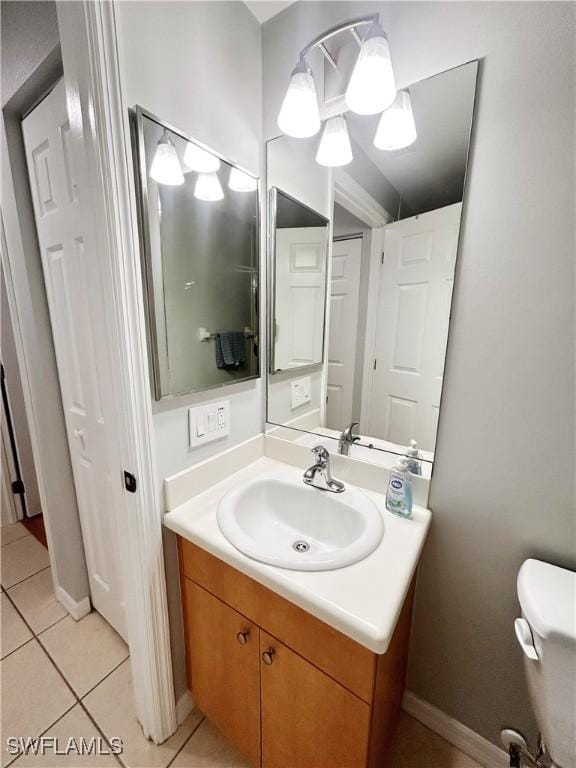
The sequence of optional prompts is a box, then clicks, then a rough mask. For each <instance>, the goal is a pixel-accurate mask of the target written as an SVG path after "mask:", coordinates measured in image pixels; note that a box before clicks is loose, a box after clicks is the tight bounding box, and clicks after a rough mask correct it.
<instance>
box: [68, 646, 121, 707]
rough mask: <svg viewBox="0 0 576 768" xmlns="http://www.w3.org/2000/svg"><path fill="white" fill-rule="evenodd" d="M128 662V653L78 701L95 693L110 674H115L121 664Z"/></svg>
mask: <svg viewBox="0 0 576 768" xmlns="http://www.w3.org/2000/svg"><path fill="white" fill-rule="evenodd" d="M129 660H130V653H128V656H126V658H124V659H122V661H120V662H119V663H118V664H116V666H115V667H114V668H113V669H111V670H110V671H109V672H106V674H105V675H104V677H103V678H102V680H99V681H98V682H97V683H96V685H93V686H92V688H90V689H89V690H87V691H86V693H83V694H82V696H80V701H82V700H83V699H85V698H86V696H89V695H90V694H91V693H92V692H93V691H95V690H96V688H98V686H99V685H100V684H101V683H103V682H104V680H107V679H108V678H109V677H110V675H111V674H113V673H114V672H116V670H117V669H119V668H120V667H121V666H122V664H125V663H126V662H127V661H129Z"/></svg>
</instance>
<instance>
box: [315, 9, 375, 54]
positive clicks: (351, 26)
mask: <svg viewBox="0 0 576 768" xmlns="http://www.w3.org/2000/svg"><path fill="white" fill-rule="evenodd" d="M378 19H379V15H378V14H377V13H373V14H371V15H369V16H359V17H358V18H356V19H350V21H347V22H345V23H344V24H337V25H336V26H335V27H331V29H329V30H328V31H327V32H323V33H322V34H321V35H318V37H315V38H314V40H312V41H311V42H310V43H308V45H307V46H305V47H304V48H302V50H301V51H300V58H306V56H307V55H308V54H309V53H310V51H311V50H312V49H313V48H320V47H321V46H323V44H324V43H326V42H327V41H328V40H330V39H331V38H332V37H335V36H336V35H339V34H340V33H342V32H346V31H348V30H356V28H357V27H361V26H363V25H365V24H373V23H374V22H377V21H378ZM356 34H358V33H356Z"/></svg>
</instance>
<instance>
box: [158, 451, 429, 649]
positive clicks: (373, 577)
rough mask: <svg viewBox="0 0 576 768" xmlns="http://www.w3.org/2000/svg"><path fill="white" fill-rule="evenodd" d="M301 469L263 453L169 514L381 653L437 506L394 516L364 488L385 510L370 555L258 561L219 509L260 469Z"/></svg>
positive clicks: (173, 522) (179, 529) (196, 537)
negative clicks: (333, 560) (225, 527)
mask: <svg viewBox="0 0 576 768" xmlns="http://www.w3.org/2000/svg"><path fill="white" fill-rule="evenodd" d="M280 468H283V469H286V468H289V469H290V470H292V471H293V472H294V473H295V475H296V476H298V475H301V474H302V472H301V470H300V469H298V468H296V467H289V465H287V464H284V463H282V462H278V461H275V460H273V459H270V458H261V459H258V460H257V461H255V462H253V463H252V464H249V465H248V466H247V467H245V468H244V469H241V470H240V471H239V472H236V473H234V474H232V475H230V476H229V477H227V478H226V479H225V480H223V481H222V482H219V483H217V484H216V485H214V486H212V487H211V488H209V489H208V490H206V491H204V492H203V493H201V494H199V495H197V496H194V497H193V498H192V499H190V501H188V502H186V503H184V504H182V505H181V506H179V507H176V508H175V509H174V510H173V511H171V512H167V513H166V514H165V515H164V525H166V527H167V528H170V530H172V531H174V532H175V533H177V534H179V535H180V536H183V537H184V538H185V539H188V540H189V541H191V542H193V543H194V544H196V545H198V546H199V547H201V548H202V549H205V550H206V551H207V552H210V553H211V554H213V555H215V556H216V557H218V558H219V559H220V560H223V561H224V562H226V563H228V565H231V566H232V567H233V568H237V569H238V570H239V571H241V572H242V573H244V574H246V575H247V576H250V577H251V578H252V579H254V581H257V582H259V583H260V584H262V585H264V586H265V587H268V588H269V589H271V590H272V591H273V592H276V593H277V594H279V595H281V596H282V597H285V598H286V599H287V600H290V601H291V602H292V603H294V604H295V605H298V606H299V607H300V608H303V609H304V610H305V611H308V612H309V613H311V614H312V615H313V616H316V617H317V618H318V619H320V620H322V621H324V622H326V623H327V624H329V625H330V626H331V627H334V629H337V630H339V631H340V632H342V633H343V634H344V635H347V636H348V637H350V638H352V639H353V640H356V641H357V642H358V643H360V644H361V645H363V646H365V647H366V648H369V649H370V650H371V651H373V652H375V653H385V652H386V650H387V649H388V646H389V643H390V640H391V638H392V635H393V633H394V629H395V627H396V622H397V620H398V617H399V615H400V610H401V608H402V605H403V603H404V598H405V597H406V594H407V592H408V588H409V587H410V583H411V581H412V577H413V576H414V573H415V571H416V566H417V565H418V560H419V558H420V553H421V551H422V547H423V545H424V541H425V539H426V534H427V531H428V528H429V526H430V520H431V513H430V510H428V509H424V508H423V507H418V506H415V507H414V509H413V513H412V518H410V519H403V518H401V517H398V516H397V515H393V514H391V513H390V512H388V510H387V509H386V507H385V503H384V496H382V495H381V494H378V493H373V492H372V491H367V490H364V489H361V490H362V492H363V493H365V494H366V495H367V496H369V497H370V498H371V499H373V501H374V502H375V503H376V505H377V506H378V508H379V509H380V511H381V513H382V516H383V519H384V537H383V539H382V541H381V543H380V545H379V546H378V547H377V549H376V550H375V551H374V552H373V553H372V554H371V555H369V556H368V557H367V558H365V559H364V560H361V561H360V562H358V563H354V564H353V565H349V566H347V567H345V568H340V569H338V570H333V571H290V570H286V569H283V568H277V567H275V566H271V565H266V564H264V563H260V562H258V561H256V560H252V559H250V558H249V557H247V556H246V555H244V554H242V552H240V551H239V550H237V549H236V548H235V547H233V546H232V544H230V543H229V542H228V540H227V539H226V538H224V535H223V534H222V533H221V532H220V528H219V527H218V522H217V520H216V511H217V508H218V502H219V500H220V499H221V497H222V496H223V495H224V494H225V493H226V492H227V491H228V490H230V489H231V488H233V487H235V486H236V485H237V484H238V483H241V482H243V481H244V480H248V479H251V478H253V477H255V476H257V475H258V474H262V473H268V472H274V471H277V470H278V469H280Z"/></svg>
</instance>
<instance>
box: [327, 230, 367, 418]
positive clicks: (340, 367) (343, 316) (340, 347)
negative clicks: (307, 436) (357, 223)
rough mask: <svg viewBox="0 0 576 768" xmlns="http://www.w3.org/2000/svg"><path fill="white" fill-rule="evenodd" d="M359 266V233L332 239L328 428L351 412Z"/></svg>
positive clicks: (360, 257)
mask: <svg viewBox="0 0 576 768" xmlns="http://www.w3.org/2000/svg"><path fill="white" fill-rule="evenodd" d="M361 266H362V237H355V238H353V239H350V240H335V241H334V243H333V244H332V275H331V280H330V335H329V343H328V385H327V400H326V426H327V427H330V428H331V429H339V430H342V429H344V427H346V426H347V425H348V424H350V422H351V421H352V416H353V414H352V402H353V396H354V373H355V370H356V338H357V333H358V301H359V296H360V271H361ZM356 415H357V416H358V419H357V420H359V414H356Z"/></svg>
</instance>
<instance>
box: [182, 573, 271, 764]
mask: <svg viewBox="0 0 576 768" xmlns="http://www.w3.org/2000/svg"><path fill="white" fill-rule="evenodd" d="M182 581H183V588H184V601H185V622H186V641H187V649H186V651H187V662H188V676H189V685H190V689H191V691H192V695H193V696H194V701H195V703H196V704H197V705H198V707H199V708H200V709H201V710H202V712H204V714H205V715H206V716H207V717H208V718H209V719H210V720H212V721H213V722H214V724H215V725H217V726H218V728H220V729H221V731H222V733H223V734H224V735H225V736H226V738H227V739H229V740H230V742H231V743H232V744H234V745H235V746H236V747H237V748H238V749H239V750H240V752H242V753H243V754H244V755H245V756H246V757H247V758H248V760H250V762H251V763H252V764H253V765H254V766H258V765H259V764H260V653H259V629H258V627H257V626H256V625H255V624H252V623H251V622H250V621H248V620H247V619H245V618H244V616H242V615H241V614H240V613H238V612H237V611H234V610H233V609H232V608H229V607H228V606H227V605H226V604H225V603H223V602H222V601H221V600H218V598H216V597H213V596H212V595H211V594H210V593H209V592H206V591H205V590H204V589H202V587H199V586H198V585H196V584H194V582H192V581H190V579H187V578H183V580H182ZM238 633H247V634H246V642H245V644H241V643H240V642H239V641H238Z"/></svg>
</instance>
